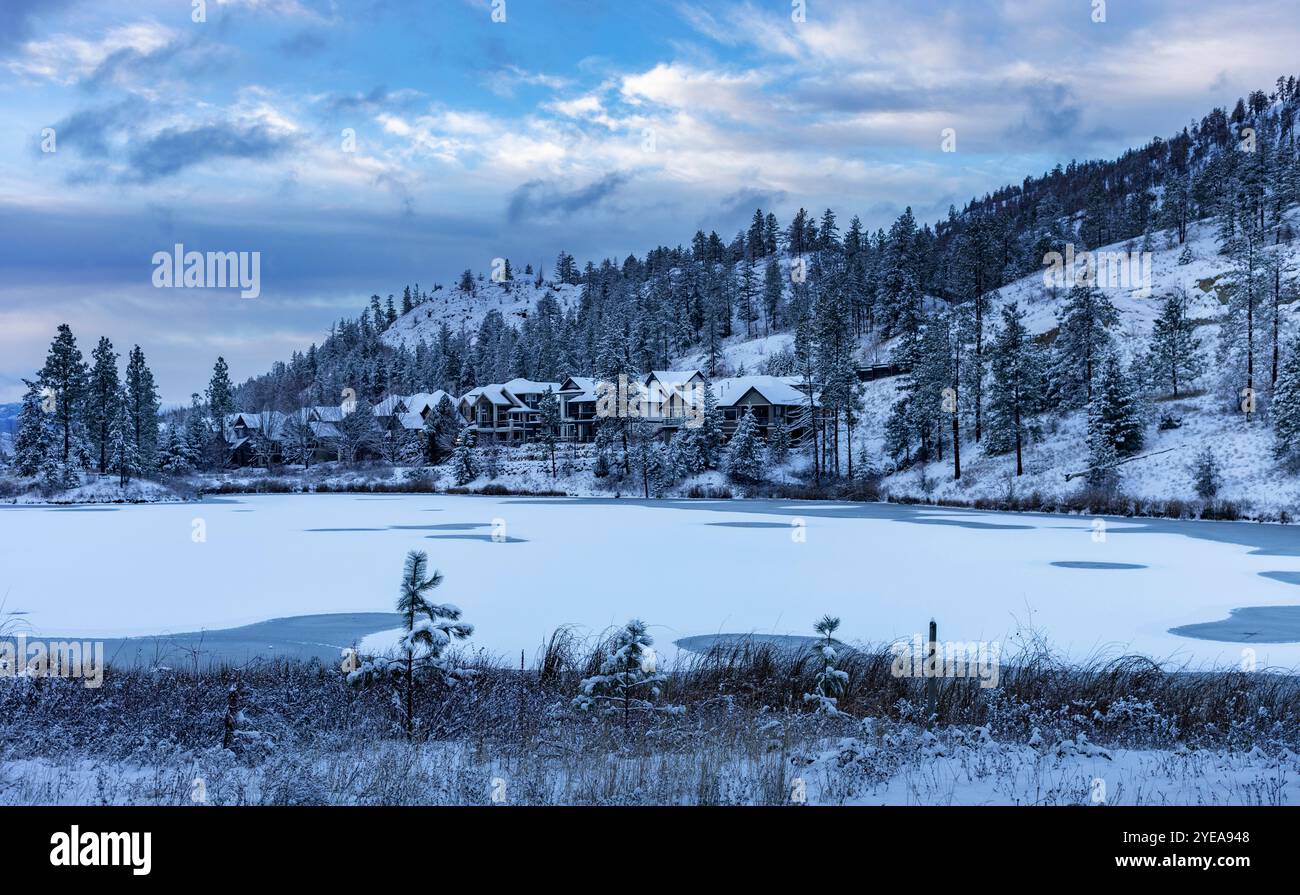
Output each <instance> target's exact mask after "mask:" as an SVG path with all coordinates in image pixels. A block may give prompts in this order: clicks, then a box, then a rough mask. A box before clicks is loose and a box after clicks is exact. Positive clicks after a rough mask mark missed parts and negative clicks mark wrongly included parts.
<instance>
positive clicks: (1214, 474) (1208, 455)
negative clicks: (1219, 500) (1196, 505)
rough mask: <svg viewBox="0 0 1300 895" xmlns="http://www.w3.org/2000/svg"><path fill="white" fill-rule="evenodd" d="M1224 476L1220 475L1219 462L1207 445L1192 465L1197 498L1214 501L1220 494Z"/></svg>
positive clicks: (1193, 483) (1193, 484)
mask: <svg viewBox="0 0 1300 895" xmlns="http://www.w3.org/2000/svg"><path fill="white" fill-rule="evenodd" d="M1221 484H1222V476H1221V475H1220V473H1219V460H1218V458H1217V457H1215V456H1214V451H1213V450H1211V449H1210V447H1209V446H1208V445H1207V446H1206V447H1203V448H1201V450H1200V453H1198V454H1197V455H1196V460H1195V461H1194V462H1193V464H1192V486H1193V487H1194V488H1195V489H1196V496H1197V497H1199V498H1201V499H1202V500H1213V499H1214V498H1215V497H1217V496H1218V494H1219V487H1220V486H1221Z"/></svg>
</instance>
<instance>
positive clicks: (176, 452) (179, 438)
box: [158, 423, 198, 475]
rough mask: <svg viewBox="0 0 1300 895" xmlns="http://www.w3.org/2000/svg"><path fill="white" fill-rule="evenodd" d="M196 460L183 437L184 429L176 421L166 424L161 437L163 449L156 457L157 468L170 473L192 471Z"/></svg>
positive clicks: (179, 473) (181, 473)
mask: <svg viewBox="0 0 1300 895" xmlns="http://www.w3.org/2000/svg"><path fill="white" fill-rule="evenodd" d="M197 460H198V458H197V456H196V455H195V453H194V450H193V449H192V448H191V447H190V443H189V441H188V440H187V439H186V437H185V430H184V429H182V428H181V427H180V425H179V424H178V423H172V424H171V425H170V426H168V427H167V432H166V434H165V435H164V437H163V449H162V451H161V452H160V454H159V457H158V466H159V468H160V469H161V470H162V471H163V472H167V473H171V474H172V475H184V474H185V473H188V472H193V471H194V466H195V463H196V462H197Z"/></svg>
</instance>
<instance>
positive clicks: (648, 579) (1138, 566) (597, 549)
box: [0, 495, 1300, 669]
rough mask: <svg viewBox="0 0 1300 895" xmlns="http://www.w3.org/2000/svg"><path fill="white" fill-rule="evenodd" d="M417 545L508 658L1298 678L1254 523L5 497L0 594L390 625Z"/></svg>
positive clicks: (859, 507)
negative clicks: (936, 652)
mask: <svg viewBox="0 0 1300 895" xmlns="http://www.w3.org/2000/svg"><path fill="white" fill-rule="evenodd" d="M199 529H202V530H203V533H204V534H205V540H199V541H196V540H195V537H194V533H195V532H196V531H197V530H199ZM494 535H495V537H494ZM412 549H421V550H426V551H428V553H429V556H430V561H431V563H432V565H433V566H435V567H436V568H438V569H441V570H442V572H443V574H444V575H445V576H446V578H445V582H444V584H443V586H442V587H441V588H440V589H439V590H438V591H437V592H436V593H435V596H434V598H435V599H437V600H440V601H444V602H446V601H450V602H455V603H457V604H458V605H460V606H461V608H462V609H463V610H464V612H465V619H466V620H467V621H470V622H472V623H473V624H474V625H475V627H476V628H477V631H476V634H475V636H474V638H473V640H472V641H471V643H473V644H476V645H478V646H480V647H483V648H486V649H488V650H490V651H491V652H493V653H497V654H500V655H502V656H512V657H514V658H513V660H512V661H518V654H519V651H520V650H521V649H522V650H526V651H527V653H528V655H529V657H530V659H531V657H532V656H533V655H534V653H535V652H536V650H537V649H538V647H539V645H540V644H541V643H542V641H543V640H544V639H545V638H546V637H547V635H548V634H549V633H550V632H551V631H552V630H553V629H554V628H555V627H557V626H559V625H562V624H574V625H578V626H580V627H582V628H585V629H587V630H589V631H599V630H601V629H604V628H605V627H607V626H609V625H613V624H619V623H621V622H623V621H625V620H627V619H628V618H629V617H632V616H638V617H641V618H644V619H645V620H646V621H647V622H648V623H649V624H650V626H651V631H652V633H653V634H654V635H655V637H656V640H657V641H658V645H659V646H660V647H661V648H664V649H666V650H669V651H670V650H671V641H673V640H675V639H677V638H680V637H687V636H692V635H707V634H716V633H737V632H741V633H761V634H800V635H802V634H808V633H810V632H811V628H812V624H813V622H814V621H815V620H816V619H817V618H818V617H820V616H821V615H822V614H823V613H831V614H834V615H839V616H840V617H842V619H843V626H842V628H841V630H840V636H841V637H842V638H843V639H844V640H846V641H861V642H868V643H878V642H882V641H889V640H892V639H894V638H907V637H911V636H912V635H913V634H916V633H919V632H921V631H923V630H924V628H925V625H926V623H927V622H928V620H929V619H930V617H931V616H933V617H935V618H937V619H938V622H939V634H940V639H941V640H962V641H972V640H986V641H999V642H1001V643H1002V651H1003V654H1004V655H1009V654H1012V653H1014V652H1015V651H1016V649H1017V648H1018V645H1019V643H1020V640H1019V639H1018V638H1019V637H1021V636H1023V634H1024V633H1025V630H1026V628H1027V627H1032V628H1033V629H1035V630H1036V631H1038V632H1039V633H1040V634H1042V635H1043V636H1045V637H1046V638H1047V639H1048V640H1049V641H1050V642H1051V643H1052V645H1053V646H1054V647H1055V648H1056V649H1058V650H1059V651H1061V652H1062V653H1065V654H1067V655H1069V656H1070V657H1071V658H1075V659H1085V658H1088V657H1090V656H1093V655H1096V654H1103V655H1115V654H1119V653H1122V652H1138V653H1142V654H1145V655H1149V656H1152V657H1155V658H1158V659H1165V660H1171V661H1174V662H1178V663H1191V664H1193V665H1197V666H1202V665H1207V664H1219V665H1225V664H1232V665H1236V664H1238V663H1239V662H1240V661H1241V657H1242V649H1243V646H1250V647H1251V648H1252V649H1254V650H1255V651H1256V656H1257V660H1258V662H1259V663H1260V665H1276V666H1283V667H1286V668H1292V669H1294V668H1300V643H1296V642H1283V643H1269V642H1267V641H1268V640H1269V639H1270V638H1272V639H1275V640H1291V641H1294V640H1295V639H1296V638H1297V637H1300V629H1297V626H1296V625H1295V624H1294V619H1295V616H1294V613H1295V612H1296V611H1297V610H1294V609H1280V608H1278V607H1293V606H1297V605H1300V529H1297V528H1296V527H1295V526H1272V525H1257V524H1252V523H1217V522H1176V521H1164V520H1131V519H1108V520H1106V521H1105V525H1104V532H1101V531H1099V530H1098V527H1097V526H1096V525H1095V523H1094V520H1092V519H1090V518H1081V517H1076V516H1038V515H1015V514H998V513H981V512H975V511H966V510H955V509H944V508H933V507H904V506H894V505H881V504H828V503H799V502H789V501H745V502H741V501H652V502H648V503H647V502H642V501H634V500H592V499H586V500H579V499H562V498H555V499H550V498H509V497H503V498H488V497H455V496H436V495H266V496H248V497H221V498H216V497H214V498H211V499H208V500H205V501H202V502H200V503H193V504H158V505H140V506H121V507H21V506H9V507H0V598H2V599H3V600H4V607H3V611H4V612H5V613H19V615H16V616H15V617H16V618H19V619H22V620H23V621H25V622H26V623H27V624H28V625H29V626H30V628H31V630H32V631H33V632H34V633H35V634H37V635H43V636H49V635H63V636H78V637H94V638H104V637H123V636H136V635H148V634H168V633H177V632H193V631H200V630H215V629H228V628H234V627H238V626H242V625H249V624H253V623H257V622H264V621H267V620H268V619H273V618H285V617H294V616H309V615H318V614H328V613H374V612H391V611H392V609H393V602H394V600H395V598H396V595H397V584H398V579H399V576H400V572H401V566H402V560H403V557H404V556H405V554H406V552H407V551H408V550H412ZM1246 608H1251V609H1252V611H1251V612H1247V613H1240V614H1239V615H1238V616H1237V618H1236V619H1235V621H1230V617H1231V616H1232V612H1233V610H1241V609H1246ZM1214 623H1223V624H1214ZM1170 628H1181V629H1182V632H1183V633H1182V634H1173V633H1170V630H1169V629H1170ZM255 630H256V629H255ZM359 633H365V631H360V632H359ZM1187 633H1191V634H1193V635H1195V636H1183V635H1184V634H1187ZM259 636H260V635H259ZM332 636H339V632H337V631H334V632H332ZM1206 637H1217V638H1220V639H1205V638H1206ZM1234 641H1238V642H1234Z"/></svg>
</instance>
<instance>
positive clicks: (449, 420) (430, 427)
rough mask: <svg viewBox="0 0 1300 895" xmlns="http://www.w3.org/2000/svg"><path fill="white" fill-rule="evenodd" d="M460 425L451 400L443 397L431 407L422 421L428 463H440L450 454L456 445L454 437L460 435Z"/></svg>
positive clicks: (458, 415)
mask: <svg viewBox="0 0 1300 895" xmlns="http://www.w3.org/2000/svg"><path fill="white" fill-rule="evenodd" d="M461 425H462V423H461V419H460V414H459V413H458V412H457V410H456V405H455V404H453V403H452V401H451V398H449V397H447V396H446V395H443V396H442V397H441V398H440V399H439V400H438V403H437V404H435V405H433V409H432V410H431V411H429V415H428V416H427V417H426V418H425V420H424V434H425V436H426V438H427V439H428V454H429V462H430V463H434V464H438V463H441V462H442V461H443V459H444V458H445V457H446V456H447V455H448V454H449V453H451V450H452V448H454V447H455V445H456V437H457V435H459V434H460V428H461Z"/></svg>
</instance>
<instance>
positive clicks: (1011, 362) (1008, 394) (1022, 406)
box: [988, 302, 1043, 476]
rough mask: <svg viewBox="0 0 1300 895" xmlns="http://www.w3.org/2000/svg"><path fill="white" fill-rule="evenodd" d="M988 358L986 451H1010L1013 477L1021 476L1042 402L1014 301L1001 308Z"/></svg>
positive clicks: (1037, 365)
mask: <svg viewBox="0 0 1300 895" xmlns="http://www.w3.org/2000/svg"><path fill="white" fill-rule="evenodd" d="M991 355H992V360H991V364H990V368H991V380H992V381H991V383H990V384H991V388H990V389H989V392H990V394H989V439H988V446H989V450H990V451H995V452H998V451H1005V450H1010V449H1012V448H1014V449H1015V452H1016V475H1018V476H1019V475H1024V472H1025V466H1024V460H1023V453H1024V444H1025V442H1026V441H1028V440H1029V439H1030V438H1031V437H1032V436H1033V435H1034V433H1035V431H1036V428H1035V426H1034V424H1033V419H1034V416H1035V415H1036V414H1037V413H1038V411H1039V410H1040V409H1041V407H1042V402H1043V369H1042V362H1041V359H1040V357H1039V355H1038V352H1037V350H1036V349H1035V347H1034V344H1033V342H1032V340H1031V339H1030V337H1029V332H1028V330H1027V329H1026V328H1025V315H1024V312H1023V311H1021V310H1020V307H1019V305H1018V304H1017V303H1016V302H1012V303H1011V304H1009V305H1007V306H1006V307H1004V308H1003V309H1002V326H1001V328H1000V329H999V330H998V331H997V333H995V334H994V338H993V346H992V351H991Z"/></svg>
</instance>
